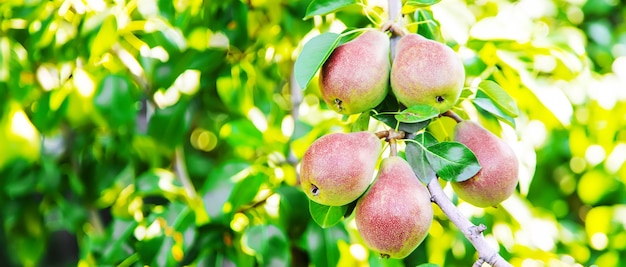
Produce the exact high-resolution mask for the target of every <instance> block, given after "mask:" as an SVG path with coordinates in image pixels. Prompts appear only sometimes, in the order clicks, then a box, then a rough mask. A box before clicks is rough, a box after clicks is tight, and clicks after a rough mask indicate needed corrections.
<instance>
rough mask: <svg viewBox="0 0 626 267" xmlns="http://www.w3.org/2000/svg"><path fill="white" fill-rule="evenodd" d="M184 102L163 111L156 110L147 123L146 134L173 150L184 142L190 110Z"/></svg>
mask: <svg viewBox="0 0 626 267" xmlns="http://www.w3.org/2000/svg"><path fill="white" fill-rule="evenodd" d="M187 107H188V104H187V102H186V101H178V102H177V103H176V104H174V105H173V106H170V107H166V108H163V109H156V110H155V112H154V114H153V115H152V117H151V118H150V122H149V123H148V134H149V135H150V136H152V137H154V138H155V139H156V140H157V141H158V142H160V143H161V144H164V145H166V146H169V147H170V148H174V147H176V146H177V145H179V144H181V143H182V142H183V141H184V139H185V138H184V137H185V133H186V132H187V130H188V129H189V127H190V125H191V113H192V110H191V109H189V108H187Z"/></svg>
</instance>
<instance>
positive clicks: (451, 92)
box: [391, 33, 465, 113]
mask: <svg viewBox="0 0 626 267" xmlns="http://www.w3.org/2000/svg"><path fill="white" fill-rule="evenodd" d="M464 83H465V68H464V66H463V62H462V61H461V58H460V57H459V56H458V55H457V54H456V53H455V52H454V50H452V49H451V48H450V47H448V46H446V45H445V44H442V43H439V42H436V41H433V40H429V39H426V38H424V37H422V36H421V35H418V34H414V33H413V34H407V35H405V36H403V37H402V38H400V40H399V41H398V43H397V45H396V55H395V58H394V61H393V65H392V67H391V90H392V92H393V94H394V95H395V96H396V98H397V99H398V101H400V103H402V104H403V105H405V106H407V107H411V106H414V105H418V104H420V105H431V106H434V107H436V108H437V109H439V112H440V113H443V112H446V111H448V110H450V109H451V108H452V107H453V106H454V105H455V104H456V102H457V100H458V99H459V97H460V95H461V90H462V89H463V85H464Z"/></svg>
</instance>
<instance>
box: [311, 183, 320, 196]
mask: <svg viewBox="0 0 626 267" xmlns="http://www.w3.org/2000/svg"><path fill="white" fill-rule="evenodd" d="M311 194H313V195H314V196H317V195H319V194H320V189H319V188H317V186H315V185H314V184H311Z"/></svg>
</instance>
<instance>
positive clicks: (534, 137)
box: [523, 120, 548, 148]
mask: <svg viewBox="0 0 626 267" xmlns="http://www.w3.org/2000/svg"><path fill="white" fill-rule="evenodd" d="M524 132H525V133H526V134H524V135H523V136H524V137H525V139H527V140H528V141H529V142H530V143H532V144H533V146H534V147H535V148H539V147H542V146H543V145H544V144H545V142H546V139H547V137H548V131H547V130H546V126H545V125H544V124H543V122H541V121H539V120H532V121H530V122H529V123H528V125H527V126H526V129H524Z"/></svg>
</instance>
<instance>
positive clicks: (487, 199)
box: [451, 121, 519, 207]
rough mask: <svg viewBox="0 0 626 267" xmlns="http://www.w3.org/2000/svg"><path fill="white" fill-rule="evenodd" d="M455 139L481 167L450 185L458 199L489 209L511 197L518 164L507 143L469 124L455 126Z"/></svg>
mask: <svg viewBox="0 0 626 267" xmlns="http://www.w3.org/2000/svg"><path fill="white" fill-rule="evenodd" d="M454 140H455V141H457V142H459V143H462V144H464V145H466V146H467V147H468V148H469V149H471V150H472V151H473V152H474V154H475V155H476V158H477V159H478V162H479V163H480V165H481V166H482V168H481V170H480V171H479V172H478V173H477V174H476V175H475V176H474V177H472V178H470V179H468V180H465V181H463V182H452V183H451V184H452V188H453V189H454V191H455V192H456V194H457V195H458V196H459V198H461V199H462V200H465V201H467V202H468V203H470V204H472V205H474V206H477V207H490V206H495V205H497V204H499V203H500V202H502V201H504V200H505V199H507V198H509V196H511V195H512V194H513V192H514V191H515V187H516V186H517V181H518V172H519V163H518V161H517V156H516V155H515V152H514V151H513V149H512V148H511V147H510V146H509V145H508V144H507V143H505V142H504V141H502V140H501V139H500V138H498V137H497V136H496V135H494V134H493V133H491V132H489V131H488V130H487V129H485V128H483V127H482V126H480V125H479V124H477V123H475V122H472V121H463V122H460V123H458V124H457V125H456V126H455V128H454Z"/></svg>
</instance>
